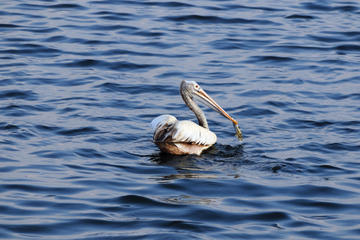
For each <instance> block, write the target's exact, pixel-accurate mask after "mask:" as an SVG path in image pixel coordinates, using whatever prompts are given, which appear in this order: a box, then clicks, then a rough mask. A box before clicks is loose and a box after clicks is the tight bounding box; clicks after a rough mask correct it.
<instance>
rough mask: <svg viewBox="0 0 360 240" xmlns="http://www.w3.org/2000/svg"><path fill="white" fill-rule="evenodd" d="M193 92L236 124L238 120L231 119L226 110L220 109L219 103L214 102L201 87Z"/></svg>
mask: <svg viewBox="0 0 360 240" xmlns="http://www.w3.org/2000/svg"><path fill="white" fill-rule="evenodd" d="M195 94H196V96H197V97H198V98H199V100H200V101H201V102H202V103H204V104H205V105H206V106H208V107H210V108H212V109H214V110H215V111H216V112H218V113H220V114H221V115H223V116H224V117H226V118H227V119H229V120H230V121H232V122H233V124H238V122H237V121H236V120H235V119H233V118H232V117H231V116H230V115H229V114H228V113H227V112H225V110H224V109H222V107H220V105H219V104H217V102H215V100H214V99H212V98H211V97H210V96H209V95H208V94H207V93H206V92H205V91H204V90H203V89H200V90H199V91H197V92H195Z"/></svg>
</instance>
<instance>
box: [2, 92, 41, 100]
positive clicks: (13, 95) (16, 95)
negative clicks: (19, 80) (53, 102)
mask: <svg viewBox="0 0 360 240" xmlns="http://www.w3.org/2000/svg"><path fill="white" fill-rule="evenodd" d="M0 99H24V100H29V101H33V100H37V99H38V95H37V94H36V93H35V92H33V91H31V90H26V91H20V90H3V91H1V92H0Z"/></svg>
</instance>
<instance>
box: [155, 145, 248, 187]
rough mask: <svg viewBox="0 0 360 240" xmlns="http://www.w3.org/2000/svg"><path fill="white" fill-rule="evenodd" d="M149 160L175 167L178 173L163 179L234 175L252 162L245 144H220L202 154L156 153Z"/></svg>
mask: <svg viewBox="0 0 360 240" xmlns="http://www.w3.org/2000/svg"><path fill="white" fill-rule="evenodd" d="M149 161H150V162H152V163H155V164H158V165H161V166H167V167H172V168H174V169H175V170H176V171H177V173H176V174H171V175H167V176H163V180H171V179H184V178H187V179H188V178H218V177H220V176H226V175H234V173H235V172H237V170H238V169H239V168H241V167H242V166H243V165H248V164H252V162H251V161H249V160H247V159H246V157H245V154H244V145H237V146H231V145H219V144H216V145H215V146H213V147H211V148H210V149H208V150H207V151H206V152H204V153H203V154H202V155H200V156H197V155H183V156H176V155H171V154H167V153H163V152H158V153H154V154H153V155H151V156H150V158H149Z"/></svg>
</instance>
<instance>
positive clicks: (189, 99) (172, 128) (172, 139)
mask: <svg viewBox="0 0 360 240" xmlns="http://www.w3.org/2000/svg"><path fill="white" fill-rule="evenodd" d="M180 94H181V96H182V98H183V100H184V102H185V103H186V105H187V106H188V107H189V108H190V110H192V111H193V112H194V113H195V115H196V117H197V119H198V121H199V125H198V124H196V123H194V122H191V121H187V120H184V121H178V120H177V119H176V118H175V117H174V116H171V115H161V116H159V117H157V118H155V119H154V120H153V121H152V122H151V126H152V129H153V131H154V136H153V140H154V142H155V144H156V145H157V146H158V147H159V148H160V150H161V151H163V152H167V153H170V154H175V155H184V154H197V155H200V154H201V153H202V152H203V151H204V150H206V149H208V148H209V147H211V146H212V145H214V144H215V143H216V135H215V133H213V132H211V131H210V130H209V127H208V123H207V120H206V118H205V115H204V112H203V111H202V110H201V109H200V107H199V106H198V105H197V104H196V103H195V102H194V101H193V97H198V98H200V100H202V102H204V103H205V104H207V105H208V106H209V107H211V108H213V109H214V110H216V111H217V112H219V113H220V114H221V115H223V116H224V117H226V118H228V119H230V120H231V121H232V122H233V124H234V126H235V125H236V126H237V121H236V120H234V119H233V118H232V117H230V116H229V115H228V114H227V113H226V112H225V111H224V110H223V109H222V108H221V107H220V106H219V105H218V104H217V103H216V102H215V101H214V100H213V99H212V98H211V97H210V96H209V95H207V93H206V92H205V91H204V90H203V89H201V88H200V86H199V85H198V84H197V83H196V82H193V81H191V82H188V81H182V82H181V85H180ZM239 133H240V134H241V132H240V129H239Z"/></svg>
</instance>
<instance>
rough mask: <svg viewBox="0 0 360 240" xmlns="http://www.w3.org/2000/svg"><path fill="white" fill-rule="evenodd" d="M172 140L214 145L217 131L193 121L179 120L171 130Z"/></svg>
mask: <svg viewBox="0 0 360 240" xmlns="http://www.w3.org/2000/svg"><path fill="white" fill-rule="evenodd" d="M171 142H182V143H194V144H200V145H213V144H214V143H215V142H216V135H215V133H213V132H211V131H210V130H209V129H206V128H203V127H201V126H199V125H197V124H196V123H194V122H191V121H177V122H176V123H175V125H174V127H173V129H172V131H171Z"/></svg>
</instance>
